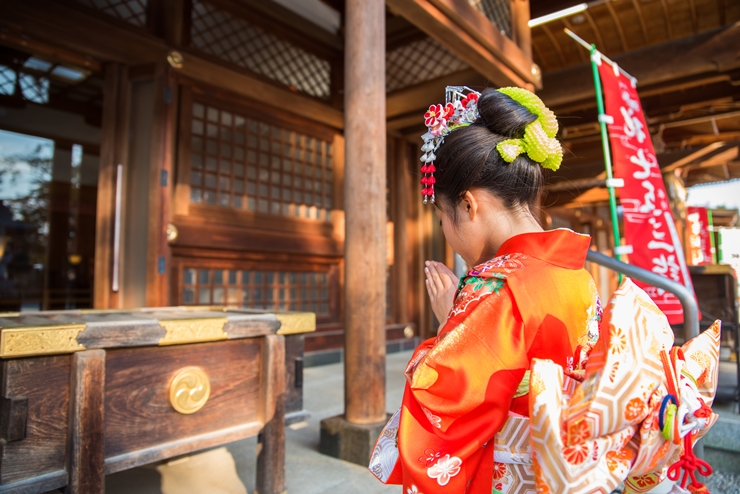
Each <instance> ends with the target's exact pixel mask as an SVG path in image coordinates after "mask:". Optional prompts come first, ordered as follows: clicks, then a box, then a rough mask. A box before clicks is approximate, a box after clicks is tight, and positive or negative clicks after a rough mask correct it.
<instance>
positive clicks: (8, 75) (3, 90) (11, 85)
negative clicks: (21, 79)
mask: <svg viewBox="0 0 740 494" xmlns="http://www.w3.org/2000/svg"><path fill="white" fill-rule="evenodd" d="M17 77H18V75H17V73H16V71H15V70H13V69H11V68H10V67H7V66H5V65H0V94H5V95H8V96H12V95H13V94H14V93H15V81H16V78H17Z"/></svg>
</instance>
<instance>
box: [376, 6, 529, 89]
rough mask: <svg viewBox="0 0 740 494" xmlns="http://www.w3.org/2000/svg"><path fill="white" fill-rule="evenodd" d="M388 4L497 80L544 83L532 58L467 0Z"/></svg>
mask: <svg viewBox="0 0 740 494" xmlns="http://www.w3.org/2000/svg"><path fill="white" fill-rule="evenodd" d="M386 4H387V5H388V7H389V8H390V9H391V11H392V12H393V13H395V14H397V15H399V16H402V17H404V18H405V19H406V20H408V21H409V22H410V23H412V24H414V25H415V26H416V27H417V28H419V29H420V30H421V31H423V32H425V33H426V34H427V35H428V36H429V37H430V38H432V39H434V40H436V41H437V42H439V43H440V44H442V45H443V46H445V47H446V48H447V49H448V50H450V52H452V53H453V54H455V55H456V56H457V57H459V58H460V59H461V60H463V61H464V62H465V63H466V64H468V65H469V66H471V67H475V69H476V71H478V73H480V74H481V75H482V76H484V77H486V78H488V79H489V80H491V81H492V82H493V83H494V84H496V85H499V86H511V85H514V86H520V87H526V88H529V89H532V90H534V89H536V88H540V87H541V81H540V80H539V78H538V76H539V70H538V69H537V68H536V67H535V66H534V64H533V62H532V60H531V59H530V58H529V57H528V56H526V55H525V54H524V52H523V51H522V50H521V49H520V48H519V47H518V46H517V45H516V44H515V43H514V42H513V41H511V40H510V39H508V38H507V37H506V36H504V35H502V34H501V33H499V32H498V31H497V30H496V29H495V28H494V26H493V25H492V24H491V22H490V21H489V20H488V19H487V18H486V17H485V16H483V14H481V13H480V12H478V11H477V10H475V9H474V8H473V7H472V6H471V5H470V4H469V3H468V2H467V0H387V2H386Z"/></svg>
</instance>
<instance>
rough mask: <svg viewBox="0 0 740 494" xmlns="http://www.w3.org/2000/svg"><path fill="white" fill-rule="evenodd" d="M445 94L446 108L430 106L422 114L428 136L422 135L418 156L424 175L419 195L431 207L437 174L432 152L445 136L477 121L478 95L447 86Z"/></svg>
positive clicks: (465, 89) (459, 87)
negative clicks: (420, 155) (435, 175)
mask: <svg viewBox="0 0 740 494" xmlns="http://www.w3.org/2000/svg"><path fill="white" fill-rule="evenodd" d="M445 93H446V95H445V96H446V97H445V105H444V106H442V105H432V106H430V107H429V110H428V111H427V112H426V113H425V114H424V123H425V124H426V126H427V129H428V131H427V133H426V134H424V135H423V136H421V138H422V140H423V141H424V145H423V146H422V147H421V150H422V151H423V152H424V154H423V155H422V157H421V161H422V163H424V165H423V166H422V167H421V173H423V174H424V176H423V177H422V179H421V185H422V186H423V188H422V189H421V195H422V196H424V204H426V203H428V202H431V203H432V204H434V184H435V183H436V179H435V178H434V172H435V171H437V168H436V167H435V166H434V160H435V159H437V156H436V155H435V154H434V153H435V152H436V151H437V150H438V149H439V146H440V145H441V144H442V142H444V138H445V136H446V135H447V134H449V133H450V132H452V131H453V130H455V129H459V128H460V127H467V126H468V125H470V124H471V123H473V122H475V120H476V119H477V118H478V98H479V97H480V93H479V92H477V91H473V90H472V89H470V88H469V87H465V86H447V90H446V91H445Z"/></svg>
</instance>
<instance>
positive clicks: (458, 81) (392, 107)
mask: <svg viewBox="0 0 740 494" xmlns="http://www.w3.org/2000/svg"><path fill="white" fill-rule="evenodd" d="M478 82H482V81H480V75H478V73H477V72H476V71H475V70H473V69H466V70H463V71H460V72H455V73H454V74H449V75H446V76H442V77H438V78H437V79H432V80H431V81H426V82H422V83H421V84H417V85H415V86H411V87H407V88H404V89H401V90H399V91H394V92H392V93H390V94H389V95H388V96H387V97H386V117H387V118H389V119H391V118H394V117H398V116H401V115H407V114H409V113H411V112H416V111H418V110H422V109H424V110H426V109H427V108H428V107H429V105H430V104H432V103H435V102H439V101H442V100H444V88H445V87H446V86H452V85H455V86H457V85H475V83H478ZM422 113H423V112H422ZM422 113H419V118H421V116H422Z"/></svg>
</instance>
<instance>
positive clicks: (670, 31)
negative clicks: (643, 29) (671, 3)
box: [660, 0, 673, 40]
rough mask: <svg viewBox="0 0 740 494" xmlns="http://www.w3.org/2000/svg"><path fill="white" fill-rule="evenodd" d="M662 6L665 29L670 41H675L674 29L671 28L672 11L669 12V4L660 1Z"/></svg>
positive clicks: (662, 0) (664, 0)
mask: <svg viewBox="0 0 740 494" xmlns="http://www.w3.org/2000/svg"><path fill="white" fill-rule="evenodd" d="M660 4H661V5H662V6H663V16H664V17H663V20H664V21H665V28H666V30H667V31H668V40H672V39H673V28H672V27H671V24H672V23H671V15H670V10H668V4H667V3H666V0H660Z"/></svg>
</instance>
